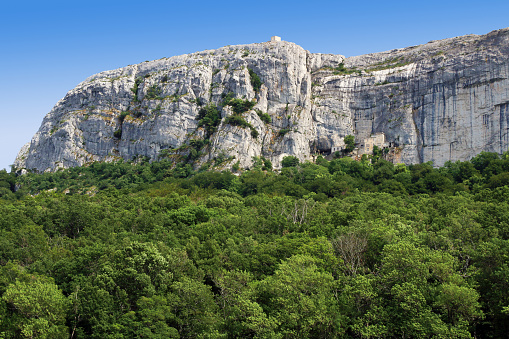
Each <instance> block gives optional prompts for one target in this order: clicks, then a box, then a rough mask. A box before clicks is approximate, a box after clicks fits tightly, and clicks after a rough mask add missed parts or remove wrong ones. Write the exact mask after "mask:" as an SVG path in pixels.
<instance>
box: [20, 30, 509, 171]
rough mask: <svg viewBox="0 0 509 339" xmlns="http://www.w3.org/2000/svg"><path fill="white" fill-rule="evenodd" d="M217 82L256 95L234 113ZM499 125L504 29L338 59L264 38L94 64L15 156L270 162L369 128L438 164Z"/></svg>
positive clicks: (485, 142)
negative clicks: (209, 124)
mask: <svg viewBox="0 0 509 339" xmlns="http://www.w3.org/2000/svg"><path fill="white" fill-rule="evenodd" d="M256 76H258V77H259V78H260V80H261V82H262V85H261V87H258V86H257V85H256V81H253V79H254V78H255V77H256ZM253 85H254V87H253ZM228 93H232V96H233V97H234V98H238V99H242V100H243V101H242V102H244V103H249V102H253V104H255V105H254V107H252V106H253V104H251V105H247V106H246V107H247V108H246V109H245V110H243V111H240V112H239V111H238V110H237V112H235V107H233V106H234V105H227V104H226V103H225V102H226V100H227V98H228V97H227V98H225V95H226V94H228ZM212 106H215V107H218V111H219V114H220V115H221V120H220V122H219V125H218V126H216V129H215V131H214V133H212V134H210V133H207V132H206V128H204V127H206V126H204V124H203V123H201V124H200V121H199V119H197V118H198V117H203V114H201V113H200V110H201V111H202V113H203V108H204V107H212ZM265 113H267V114H268V115H269V116H270V121H268V120H267V117H266V116H265V118H264V114H265ZM200 114H201V115H200ZM230 116H236V117H237V120H236V121H237V123H235V121H233V119H229V118H228V117H230ZM238 118H241V120H242V121H243V122H244V123H240V124H239V123H238V121H239V120H238ZM263 118H264V119H263ZM202 122H203V121H202ZM508 128H509V29H502V30H498V31H494V32H491V33H489V34H487V35H484V36H476V35H469V36H463V37H458V38H451V39H446V40H441V41H434V42H429V43H428V44H426V45H421V46H413V47H408V48H403V49H397V50H392V51H388V52H382V53H375V54H368V55H363V56H358V57H351V58H346V59H345V58H344V57H343V56H340V55H328V54H313V53H310V52H308V51H305V50H304V49H302V48H301V47H300V46H297V45H295V44H293V43H290V42H285V41H282V42H264V43H257V44H250V45H238V46H227V47H223V48H219V49H217V50H209V51H203V52H197V53H193V54H187V55H181V56H176V57H171V58H164V59H160V60H156V61H151V62H144V63H141V64H138V65H132V66H127V67H124V68H121V69H117V70H113V71H107V72H102V73H99V74H96V75H94V76H92V77H90V78H88V79H86V80H85V81H84V82H82V83H81V84H79V85H78V86H77V87H76V88H74V89H73V90H71V91H70V92H69V93H67V95H66V96H65V97H64V98H63V99H62V100H60V101H59V102H58V103H57V104H56V105H55V107H54V108H53V109H52V110H51V112H49V113H48V114H47V115H46V117H45V118H44V120H43V123H42V125H41V127H40V129H39V131H38V132H37V133H36V134H35V136H34V137H33V138H32V141H31V142H30V143H29V144H27V145H26V146H25V147H24V148H23V149H22V150H21V151H20V153H19V155H18V157H17V158H16V161H15V166H16V167H17V168H27V169H35V170H38V171H46V170H55V169H57V168H59V167H72V166H80V165H84V164H86V163H88V162H91V161H113V160H117V159H120V158H123V159H126V160H131V159H133V158H135V157H138V156H148V157H150V158H151V159H159V158H161V157H170V158H174V159H175V161H180V160H182V159H184V158H187V159H189V158H192V157H190V155H194V158H193V159H194V160H196V162H195V165H196V166H199V165H201V164H204V163H211V164H215V165H216V166H218V167H231V166H232V165H233V164H234V163H236V162H237V161H238V162H239V165H240V166H241V167H250V166H251V165H252V162H253V159H252V158H253V157H255V156H256V157H260V156H263V157H265V158H267V159H270V160H271V161H272V163H273V164H274V166H275V167H278V166H279V165H280V162H281V160H282V158H283V157H284V156H286V155H295V156H297V157H298V158H300V159H301V160H306V159H312V155H313V154H315V153H317V152H328V151H330V149H331V147H332V146H334V145H337V144H340V143H341V141H342V140H343V137H344V136H346V135H348V134H352V135H354V136H355V137H356V140H362V139H363V138H366V137H368V136H369V135H370V134H373V133H378V132H384V133H385V135H386V139H387V141H388V142H390V143H391V145H392V146H394V147H395V151H396V158H395V161H397V162H404V163H419V162H426V161H433V162H434V164H435V165H436V166H439V165H443V164H444V163H445V162H446V161H448V160H468V159H470V158H471V157H473V156H475V155H476V154H477V153H479V152H481V151H491V152H499V153H501V152H504V151H506V150H507V149H508V147H509V136H508ZM202 140H205V142H201V141H202ZM196 145H200V146H196ZM193 148H194V150H193ZM196 151H199V152H198V153H197V152H196ZM193 152H194V153H193Z"/></svg>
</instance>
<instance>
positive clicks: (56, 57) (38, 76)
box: [0, 0, 509, 169]
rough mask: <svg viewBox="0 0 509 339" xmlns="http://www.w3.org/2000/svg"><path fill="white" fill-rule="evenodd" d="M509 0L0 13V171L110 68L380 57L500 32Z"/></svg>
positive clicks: (21, 6)
mask: <svg viewBox="0 0 509 339" xmlns="http://www.w3.org/2000/svg"><path fill="white" fill-rule="evenodd" d="M508 12H509V1H507V0H500V1H499V0H497V1H490V0H486V1H484V2H479V1H475V2H474V1H447V0H442V1H435V0H429V1H422V2H421V1H419V2H412V1H348V2H346V1H344V2H343V1H319V0H317V1H299V0H293V1H266V0H259V1H249V2H247V1H219V0H218V1H210V0H209V1H157V0H144V1H130V0H123V1H117V0H111V1H108V0H101V1H96V0H87V1H69V0H66V1H52V0H46V1H39V0H38V1H24V0H17V1H14V0H4V1H2V6H1V12H0V32H1V34H0V74H1V81H0V102H1V104H0V118H1V123H0V169H2V168H6V169H9V165H10V164H12V163H13V162H14V158H15V157H16V154H17V152H18V150H19V149H20V148H21V146H22V145H23V144H25V143H26V142H29V141H30V139H31V138H32V136H33V135H34V134H35V132H36V131H37V129H38V128H39V126H40V124H41V122H42V119H43V117H44V115H45V114H46V113H48V112H49V111H50V110H51V108H52V107H53V105H54V104H55V103H56V102H57V101H58V100H59V99H61V98H62V97H64V96H65V94H66V93H67V91H69V90H71V89H72V88H74V87H75V86H76V85H77V84H78V83H80V82H81V81H83V80H84V79H85V78H86V77H88V76H90V75H92V74H95V73H98V72H101V71H104V70H109V69H115V68H119V67H123V66H126V65H129V64H135V63H139V62H142V61H145V60H153V59H159V58H162V57H169V56H173V55H179V54H185V53H192V52H196V51H200V50H204V49H214V48H218V47H222V46H225V45H235V44H246V43H254V42H262V41H266V40H268V39H269V38H270V36H272V35H279V36H281V37H282V38H283V40H286V41H292V42H295V43H297V44H298V45H300V46H302V47H304V48H305V49H307V50H309V51H311V52H320V53H334V54H342V55H345V56H353V55H360V54H366V53H372V52H380V51H385V50H390V49H394V48H401V47H407V46H412V45H417V44H423V43H426V42H428V41H430V40H438V39H444V38H450V37H454V36H460V35H465V34H485V33H488V32H490V31H492V30H495V29H500V28H504V27H508V26H509V19H508V16H507V13H508Z"/></svg>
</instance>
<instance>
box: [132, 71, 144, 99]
mask: <svg viewBox="0 0 509 339" xmlns="http://www.w3.org/2000/svg"><path fill="white" fill-rule="evenodd" d="M142 82H143V78H142V77H138V78H136V80H134V86H133V88H131V92H133V94H134V99H133V101H134V102H139V101H140V100H139V99H138V87H139V86H140V84H141V83H142Z"/></svg>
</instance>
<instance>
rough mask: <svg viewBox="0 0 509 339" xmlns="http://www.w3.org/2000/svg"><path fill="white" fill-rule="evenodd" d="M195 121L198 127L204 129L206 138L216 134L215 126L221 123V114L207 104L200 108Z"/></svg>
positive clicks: (211, 105) (214, 107)
mask: <svg viewBox="0 0 509 339" xmlns="http://www.w3.org/2000/svg"><path fill="white" fill-rule="evenodd" d="M196 120H199V121H198V126H200V127H204V128H205V131H206V132H207V138H208V137H210V136H211V135H212V134H214V133H215V132H216V130H217V126H219V124H220V123H221V113H220V112H219V110H218V109H217V107H216V106H215V105H213V104H208V105H207V106H205V107H202V108H200V111H199V112H198V116H197V117H196Z"/></svg>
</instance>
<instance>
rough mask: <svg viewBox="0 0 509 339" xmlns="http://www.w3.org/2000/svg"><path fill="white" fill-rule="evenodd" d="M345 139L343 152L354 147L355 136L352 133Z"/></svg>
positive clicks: (348, 151)
mask: <svg viewBox="0 0 509 339" xmlns="http://www.w3.org/2000/svg"><path fill="white" fill-rule="evenodd" d="M344 141H345V152H346V153H350V152H351V151H353V149H354V148H355V137H354V136H353V135H347V136H346V137H345V139H344Z"/></svg>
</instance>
